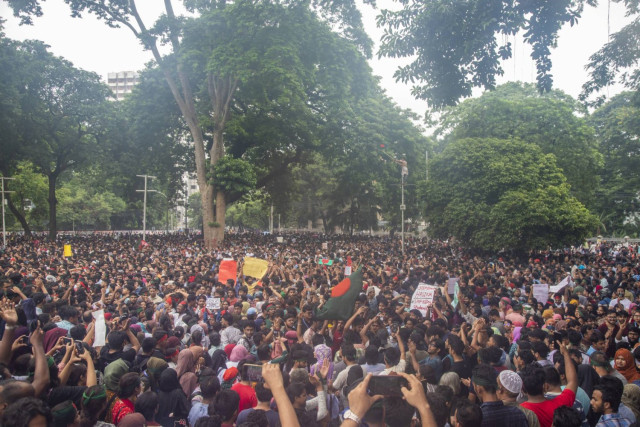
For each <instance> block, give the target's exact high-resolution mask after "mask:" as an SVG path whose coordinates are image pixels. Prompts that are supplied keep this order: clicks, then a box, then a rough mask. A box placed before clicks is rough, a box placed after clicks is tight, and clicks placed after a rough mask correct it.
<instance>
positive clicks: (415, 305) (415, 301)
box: [410, 283, 438, 316]
mask: <svg viewBox="0 0 640 427" xmlns="http://www.w3.org/2000/svg"><path fill="white" fill-rule="evenodd" d="M436 289H438V288H437V287H436V286H433V285H427V284H426V283H420V284H419V285H418V288H417V289H416V291H415V292H414V293H413V297H411V307H410V310H413V309H416V310H419V311H420V313H421V314H422V315H423V316H426V315H427V310H428V309H429V307H431V305H432V304H433V298H434V297H435V294H436Z"/></svg>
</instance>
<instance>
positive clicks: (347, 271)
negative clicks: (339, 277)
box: [344, 265, 351, 276]
mask: <svg viewBox="0 0 640 427" xmlns="http://www.w3.org/2000/svg"><path fill="white" fill-rule="evenodd" d="M344 275H345V276H351V266H350V265H347V266H346V267H345V268H344Z"/></svg>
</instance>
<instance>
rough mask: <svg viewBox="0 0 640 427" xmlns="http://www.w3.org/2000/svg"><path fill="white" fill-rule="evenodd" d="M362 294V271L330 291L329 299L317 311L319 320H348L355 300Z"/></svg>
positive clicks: (359, 270)
mask: <svg viewBox="0 0 640 427" xmlns="http://www.w3.org/2000/svg"><path fill="white" fill-rule="evenodd" d="M360 292H362V269H361V268H359V269H358V271H356V272H355V273H353V274H352V275H351V276H349V277H347V278H345V279H344V280H343V281H342V282H340V283H338V284H337V285H336V286H334V287H333V289H331V298H329V300H328V301H327V302H326V303H325V304H324V305H323V306H322V307H321V308H320V310H318V312H317V313H316V318H318V319H319V320H349V318H350V317H351V316H352V315H353V311H354V307H355V304H356V298H358V295H360Z"/></svg>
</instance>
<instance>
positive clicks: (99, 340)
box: [91, 310, 107, 347]
mask: <svg viewBox="0 0 640 427" xmlns="http://www.w3.org/2000/svg"><path fill="white" fill-rule="evenodd" d="M91 314H92V315H93V318H94V319H96V327H95V332H96V338H95V340H94V341H93V346H94V347H104V345H105V343H106V340H107V324H106V323H105V321H104V310H98V311H94V312H93V313H91Z"/></svg>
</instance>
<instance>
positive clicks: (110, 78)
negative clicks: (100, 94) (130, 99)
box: [107, 71, 139, 101]
mask: <svg viewBox="0 0 640 427" xmlns="http://www.w3.org/2000/svg"><path fill="white" fill-rule="evenodd" d="M138 81H139V77H138V73H136V72H135V71H119V72H117V73H108V74H107V85H109V89H111V90H112V91H113V94H114V95H115V97H116V99H117V100H118V101H120V100H122V99H124V96H125V95H126V94H128V93H131V91H132V90H133V87H134V86H135V85H136V84H137V83H138Z"/></svg>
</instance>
